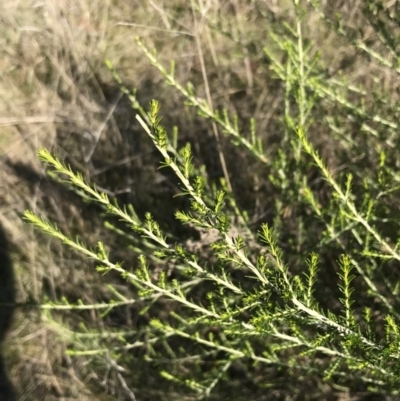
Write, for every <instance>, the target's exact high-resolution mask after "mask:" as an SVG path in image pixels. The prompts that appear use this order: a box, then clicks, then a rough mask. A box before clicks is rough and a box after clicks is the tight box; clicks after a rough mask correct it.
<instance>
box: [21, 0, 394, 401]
mask: <svg viewBox="0 0 400 401" xmlns="http://www.w3.org/2000/svg"><path fill="white" fill-rule="evenodd" d="M312 9H314V10H317V11H318V13H319V14H320V16H321V17H322V18H323V20H324V21H325V22H326V23H327V25H326V26H327V29H328V30H329V31H330V32H333V33H334V34H335V35H337V36H338V37H340V38H347V39H348V40H349V41H350V43H351V45H352V46H353V47H354V48H355V49H356V50H357V51H361V52H364V53H365V57H368V58H370V59H371V60H372V61H374V62H376V63H377V64H378V65H380V66H381V67H382V68H385V69H387V70H388V71H389V72H388V73H391V74H398V71H399V67H398V65H399V61H400V55H399V51H398V48H397V42H396V40H395V39H393V38H392V36H393V35H392V34H391V33H390V32H389V29H388V26H390V25H391V26H392V27H393V32H399V26H400V21H399V19H398V17H397V16H396V13H394V12H392V11H391V10H389V9H388V8H387V7H385V5H384V3H383V2H381V1H379V0H374V1H372V0H370V1H366V2H365V4H364V6H363V9H362V11H363V13H364V14H363V15H364V17H365V18H366V19H367V20H368V21H369V22H370V25H369V28H370V29H372V31H373V32H374V34H375V36H374V40H370V41H367V40H365V38H364V37H363V32H361V33H359V32H354V31H350V29H349V30H348V31H347V30H346V29H347V28H346V25H345V24H344V23H343V21H342V19H341V17H340V16H339V15H332V12H330V10H329V9H322V8H321V6H320V5H319V4H318V3H317V2H315V1H308V2H304V3H301V2H300V1H299V0H294V1H293V10H294V13H293V18H292V20H289V21H287V22H286V23H285V24H284V26H283V27H282V29H281V30H279V32H275V31H273V30H272V29H271V30H270V31H269V32H268V35H269V41H268V45H266V46H265V47H264V49H263V52H264V63H265V67H266V68H268V69H270V70H272V71H273V72H274V78H275V79H276V81H277V82H279V84H280V85H282V88H283V90H282V108H281V112H280V115H279V120H280V132H279V133H278V134H275V135H274V138H273V140H269V139H268V137H267V136H265V135H264V134H263V133H262V132H260V131H258V129H257V121H256V120H255V119H250V120H249V121H248V122H246V123H242V122H241V123H239V119H238V118H237V117H236V116H232V115H230V113H229V111H228V110H226V109H223V108H220V109H218V108H213V106H212V103H211V102H210V99H207V98H201V97H200V96H199V95H198V94H197V93H196V90H195V88H194V87H193V86H192V85H191V84H190V83H189V84H187V85H182V84H180V83H179V82H178V81H177V79H176V78H175V76H174V64H173V63H172V65H171V68H170V69H167V68H165V67H164V66H163V65H162V64H161V63H160V62H159V60H158V59H157V55H156V53H155V52H152V51H150V50H149V49H147V47H146V46H145V45H144V44H143V43H142V41H141V40H140V39H138V40H137V43H138V45H139V47H140V48H141V49H142V50H143V52H144V54H145V55H146V56H147V58H148V59H149V60H150V62H151V63H152V64H153V65H154V66H155V68H157V69H158V70H159V71H160V73H161V74H162V76H163V77H164V80H165V82H166V83H167V84H168V85H170V86H171V87H173V89H175V90H177V91H179V92H180V94H181V95H182V96H183V98H184V99H185V104H186V105H187V107H189V108H194V109H195V110H196V111H197V112H198V114H199V115H200V116H201V117H202V118H204V119H205V120H207V121H209V122H210V123H211V124H213V125H214V127H215V131H214V132H216V135H215V137H214V140H215V146H216V147H218V155H219V162H220V163H221V166H222V168H221V170H222V171H223V176H224V177H223V178H221V179H220V180H219V181H217V182H213V181H212V180H210V179H209V178H208V176H207V172H206V169H205V168H204V166H198V165H195V163H194V159H193V151H192V148H191V144H190V143H186V144H184V145H183V146H181V147H179V146H178V133H177V131H173V132H168V131H167V129H166V128H165V127H164V125H163V124H162V120H161V112H160V104H159V103H158V102H157V101H156V100H153V101H152V102H151V103H150V106H149V109H148V110H146V109H145V108H144V107H142V106H141V105H140V103H139V101H138V99H137V97H136V93H135V91H130V90H129V89H127V87H126V86H125V85H124V84H123V79H122V78H121V77H120V76H119V75H118V73H117V68H114V67H113V66H112V65H111V63H110V62H107V66H108V68H109V69H110V71H111V72H112V74H113V75H114V77H115V79H116V81H117V82H118V84H119V85H120V87H121V90H122V91H123V92H124V93H125V94H126V95H127V96H128V97H129V98H130V100H131V102H132V107H133V108H134V109H135V110H136V111H137V121H138V122H139V124H140V126H141V127H142V129H143V130H144V131H145V132H146V133H147V134H148V136H149V138H150V139H151V141H152V142H153V144H154V146H155V148H157V150H158V151H159V153H160V155H161V157H162V161H161V164H160V168H163V169H164V168H165V169H170V170H171V171H172V172H173V174H174V176H175V177H176V179H177V180H178V182H179V186H180V193H179V194H177V195H180V196H183V197H186V198H187V199H188V201H189V202H188V205H189V206H188V209H187V210H177V211H175V212H174V214H175V218H176V220H177V222H179V224H183V225H188V226H189V227H190V228H191V229H192V230H193V231H194V232H196V233H198V236H199V238H200V239H199V240H197V242H198V243H199V245H200V246H205V247H206V248H207V249H208V251H207V252H203V251H199V250H198V249H199V248H198V247H197V248H196V247H195V246H193V242H196V240H189V239H177V238H176V237H174V236H172V235H171V234H170V233H169V232H166V231H165V230H163V229H162V228H161V224H160V223H159V222H157V221H155V219H154V218H153V216H152V214H151V210H150V211H149V212H148V213H147V214H146V215H145V216H144V218H140V217H139V216H138V213H136V212H135V208H134V205H124V206H123V207H121V206H120V205H118V204H117V202H116V201H113V200H110V199H109V196H108V195H106V194H105V193H103V192H100V191H98V190H97V189H96V186H95V185H90V184H89V183H87V182H86V181H85V180H84V179H83V177H82V176H81V175H80V174H79V173H75V172H74V171H72V169H71V168H70V167H69V166H67V165H65V164H64V163H62V162H61V161H60V160H59V159H57V158H56V157H54V156H52V155H51V154H50V153H49V152H48V151H47V150H45V149H40V150H39V152H38V154H39V157H40V159H41V160H42V161H43V162H45V163H46V164H47V165H48V166H49V170H50V171H51V174H52V175H53V176H54V177H55V178H57V179H61V180H62V181H65V182H66V183H67V184H68V185H70V186H71V188H72V189H74V190H76V191H78V192H79V193H80V194H81V195H82V197H84V198H85V199H86V200H88V201H91V202H95V203H97V204H99V205H101V206H102V207H103V208H104V210H106V211H107V213H108V214H110V215H113V216H117V217H118V219H120V220H121V223H123V224H125V225H127V226H129V228H130V229H131V230H132V231H133V233H134V235H133V241H135V243H134V247H135V251H136V252H137V253H138V254H139V255H138V258H137V261H135V262H133V263H132V262H129V263H128V262H127V261H125V263H122V262H114V261H112V260H111V258H110V257H109V253H108V251H107V246H106V244H103V243H102V242H99V243H98V244H97V248H96V249H92V248H90V247H88V246H86V245H85V244H84V243H83V242H82V241H80V240H74V239H72V238H69V237H68V236H66V235H64V234H63V233H61V232H60V231H59V230H58V229H57V227H56V226H55V225H54V224H51V223H49V222H48V221H46V220H44V219H42V218H40V217H39V216H37V215H35V214H34V213H32V212H29V211H27V212H26V213H25V218H26V219H27V220H29V221H30V222H31V223H33V224H34V225H35V226H37V227H38V228H39V229H40V230H42V231H43V232H46V233H48V234H49V235H51V236H53V237H56V238H58V239H60V240H61V241H63V242H64V243H66V244H67V245H68V246H70V247H71V248H73V249H75V250H76V251H78V252H79V253H81V254H82V255H84V256H85V257H88V258H90V259H93V260H94V261H95V262H96V264H97V270H98V272H99V273H101V274H107V273H109V272H112V271H114V272H117V273H118V274H120V275H121V277H122V278H124V279H125V280H126V282H127V283H129V284H130V285H131V286H132V294H133V295H134V296H133V299H129V300H128V299H126V298H125V297H124V296H122V295H121V294H120V293H119V292H118V290H117V289H116V288H113V291H114V294H115V299H114V300H112V301H110V302H108V303H106V304H105V305H103V306H102V307H104V310H105V311H106V313H109V312H110V311H111V310H112V309H114V308H118V307H119V306H121V305H129V304H131V303H139V304H140V305H142V306H141V314H142V315H145V316H148V322H147V323H146V324H145V325H144V327H140V328H138V329H137V331H135V330H132V329H131V330H129V331H127V332H126V333H124V332H121V331H120V330H119V331H118V332H115V333H114V332H109V333H108V334H107V336H106V338H102V341H101V342H100V341H99V342H98V343H96V342H94V340H93V338H96V331H94V332H93V333H92V335H91V336H90V337H84V336H83V334H84V333H76V334H75V335H76V336H77V338H78V337H79V336H80V337H79V341H76V342H74V343H72V344H71V350H70V352H71V354H75V355H78V354H79V355H85V354H86V355H96V354H98V355H100V354H104V353H109V354H111V355H112V359H113V360H115V361H118V364H119V365H121V366H123V367H124V368H125V369H126V368H128V369H129V370H131V374H132V375H134V374H135V372H134V371H132V369H133V368H132V365H130V359H129V357H126V354H127V352H128V351H129V352H133V350H134V349H141V350H142V351H141V352H142V353H141V354H140V353H139V354H136V355H140V358H141V359H139V360H140V361H141V362H136V366H138V363H143V364H144V363H155V364H156V366H157V370H158V372H159V374H160V377H162V378H163V379H164V380H166V381H167V382H168V383H169V384H170V387H169V389H170V394H173V392H174V394H175V395H174V397H176V393H175V392H178V393H179V391H182V394H188V392H187V390H188V389H189V390H190V393H191V394H194V395H193V397H194V398H195V399H237V400H239V399H249V396H250V397H252V396H253V399H255V398H254V394H264V396H265V398H261V395H260V398H259V399H272V398H268V394H267V393H268V392H270V393H269V394H270V395H269V397H271V394H274V393H273V392H274V391H275V390H276V389H280V390H282V391H283V392H284V389H285V385H286V386H287V381H289V380H290V381H291V383H292V385H293V386H295V387H296V386H297V389H298V390H292V392H291V394H292V396H293V397H296V396H299V397H300V394H303V395H304V393H305V392H307V391H310V392H311V390H310V389H309V383H310V382H313V383H315V384H317V385H321V383H327V384H329V385H331V386H332V387H334V388H336V389H338V390H345V389H349V390H351V391H354V392H358V391H360V392H361V391H368V392H377V393H379V394H381V395H382V396H383V395H388V396H389V395H398V394H399V388H400V376H399V367H400V364H399V361H400V351H399V344H400V323H399V322H400V314H399V310H400V309H399V299H398V298H399V297H398V295H399V288H400V286H399V284H400V281H399V274H398V269H399V262H400V248H399V247H400V237H399V232H398V217H399V216H398V212H397V211H398V209H399V208H398V205H397V203H398V202H397V193H398V189H399V188H400V185H399V181H400V177H399V174H398V173H397V170H398V151H397V149H396V144H397V142H398V132H399V129H398V128H399V127H398V123H397V121H398V115H399V108H398V105H397V103H396V99H395V98H393V96H392V95H391V94H390V95H387V94H385V92H384V91H382V90H381V89H380V88H379V82H378V87H377V89H376V92H373V91H369V92H368V91H367V90H365V89H364V88H363V85H362V84H353V83H349V82H348V81H347V79H346V76H342V75H341V74H339V73H332V72H330V71H329V69H328V68H327V66H326V65H325V64H324V60H323V49H321V52H319V51H318V49H316V48H315V44H314V43H313V42H311V41H309V40H308V39H307V35H306V31H307V29H306V27H307V16H308V13H310V12H311V10H312ZM200 11H201V10H200ZM259 12H262V10H259ZM209 24H210V25H211V26H213V27H214V28H215V29H218V30H219V31H220V32H224V27H223V26H221V25H218V22H213V21H209ZM226 34H227V35H228V33H226ZM232 40H234V38H232ZM252 48H253V47H252V46H251V44H249V51H250V50H251V49H252ZM372 61H371V62H372ZM171 90H172V89H171ZM163 118H164V121H165V120H168V117H167V116H164V117H163ZM246 127H248V128H246ZM219 132H222V133H224V135H226V137H228V138H230V139H231V141H232V143H233V144H234V145H235V146H236V147H237V149H240V150H241V151H245V152H246V153H248V154H249V159H248V160H249V166H248V167H246V166H242V168H243V169H245V168H252V169H254V174H256V175H258V176H263V177H268V181H269V183H270V185H271V187H272V188H274V192H273V195H272V196H270V197H269V198H266V199H267V201H268V202H269V203H270V208H271V209H273V213H271V214H272V215H273V218H271V219H269V220H270V221H268V222H262V223H260V224H259V225H258V227H256V228H255V229H254V224H252V222H251V219H250V217H249V213H248V210H244V209H243V208H241V207H240V206H239V201H238V197H240V195H238V194H237V193H235V177H232V176H231V174H230V172H229V163H228V162H226V160H225V156H224V154H223V152H222V151H221V147H220V138H219V136H218V135H219V134H218V133H219ZM226 166H228V168H225V167H226ZM171 213H172V211H171ZM114 229H116V228H115V227H114ZM65 302H66V303H65V306H66V307H70V308H81V307H82V308H83V307H85V306H84V305H72V304H71V303H70V302H68V301H67V300H66V301H65ZM90 307H95V306H94V305H90ZM106 313H105V314H106ZM86 330H89V329H88V328H86ZM85 338H86V340H85ZM88 338H90V340H89V339H88ZM138 369H140V367H138ZM127 376H128V377H129V375H127ZM121 377H122V376H121ZM121 380H122V379H121ZM124 380H128V381H127V383H128V385H127V387H129V379H126V378H125V379H124ZM127 391H128V390H127ZM129 391H130V393H129V394H130V397H131V399H134V398H135V396H134V393H135V388H131V389H130V390H129ZM313 392H314V390H313ZM313 395H315V394H314V393H313ZM165 397H168V395H166V396H165ZM232 397H233V398H232ZM175 399H176V398H175ZM188 399H189V398H188ZM190 399H193V398H190ZM320 399H321V398H320Z"/></svg>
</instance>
